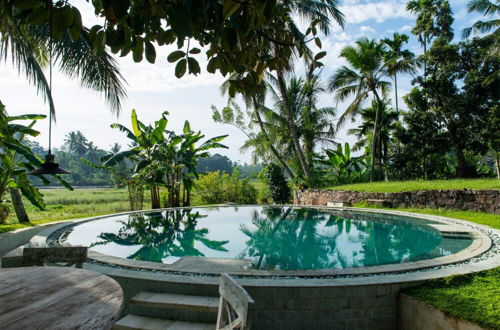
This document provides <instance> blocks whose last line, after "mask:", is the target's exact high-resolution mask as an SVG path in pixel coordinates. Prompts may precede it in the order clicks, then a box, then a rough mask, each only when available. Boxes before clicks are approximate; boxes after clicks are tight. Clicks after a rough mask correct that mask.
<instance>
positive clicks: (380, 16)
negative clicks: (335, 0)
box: [340, 0, 412, 24]
mask: <svg viewBox="0 0 500 330" xmlns="http://www.w3.org/2000/svg"><path fill="white" fill-rule="evenodd" d="M347 3H348V4H347V5H343V6H340V10H341V11H342V12H343V13H344V15H345V16H346V18H347V22H348V23H355V24H359V23H362V22H366V21H368V20H372V19H373V20H375V21H376V22H377V23H382V22H385V21H386V20H388V19H393V18H410V17H412V16H411V15H410V13H408V12H407V11H406V1H399V0H390V1H383V2H368V3H358V2H357V1H355V2H352V1H349V2H347ZM349 3H354V4H349Z"/></svg>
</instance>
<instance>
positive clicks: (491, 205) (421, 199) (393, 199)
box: [293, 189, 500, 214]
mask: <svg viewBox="0 0 500 330" xmlns="http://www.w3.org/2000/svg"><path fill="white" fill-rule="evenodd" d="M368 199H379V200H385V201H386V202H387V203H388V204H390V205H392V206H393V207H399V208H409V207H428V208H446V209H456V210H466V211H476V212H487V213H493V214H500V190H470V189H463V190H416V191H406V192H397V193H373V192H360V191H345V190H296V191H295V192H294V196H293V203H294V204H295V205H324V206H326V205H327V204H328V203H329V202H330V203H339V202H343V203H347V204H350V205H354V204H356V203H359V202H362V201H366V200H368Z"/></svg>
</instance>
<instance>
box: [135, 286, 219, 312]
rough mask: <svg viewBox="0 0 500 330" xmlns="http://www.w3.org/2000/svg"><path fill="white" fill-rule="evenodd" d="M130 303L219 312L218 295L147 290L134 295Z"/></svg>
mask: <svg viewBox="0 0 500 330" xmlns="http://www.w3.org/2000/svg"><path fill="white" fill-rule="evenodd" d="M130 303H131V304H134V305H140V306H150V307H160V308H175V309H187V310H192V311H198V312H215V313H217V311H218V309H219V298H218V297H204V296H190V295H183V294H174V293H159V292H147V291H143V292H141V293H139V294H137V295H135V296H134V297H132V299H130Z"/></svg>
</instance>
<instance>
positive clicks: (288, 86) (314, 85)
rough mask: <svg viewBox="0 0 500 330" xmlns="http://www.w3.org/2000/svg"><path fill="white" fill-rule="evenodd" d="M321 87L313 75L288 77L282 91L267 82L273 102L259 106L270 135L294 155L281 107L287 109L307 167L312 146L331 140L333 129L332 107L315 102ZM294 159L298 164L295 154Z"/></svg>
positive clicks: (312, 152) (291, 140) (329, 142)
mask: <svg viewBox="0 0 500 330" xmlns="http://www.w3.org/2000/svg"><path fill="white" fill-rule="evenodd" d="M324 91H325V89H324V88H323V87H322V85H321V83H320V81H319V78H317V77H316V78H314V79H303V78H297V77H290V79H289V80H287V81H286V82H285V94H282V90H281V89H279V90H275V89H274V88H272V86H269V88H268V93H269V94H270V96H271V99H272V101H273V104H274V105H273V107H272V109H271V108H262V112H263V117H264V126H265V127H266V128H267V129H268V131H270V132H273V134H272V135H273V136H274V138H275V139H277V140H278V141H279V142H280V144H281V145H282V146H286V153H287V154H288V155H296V154H295V153H294V144H293V139H292V138H291V136H290V133H289V132H290V131H289V129H288V128H289V125H288V119H287V115H286V110H285V108H286V107H288V108H289V110H291V112H292V115H293V118H294V126H295V127H296V129H297V136H298V138H299V144H300V147H301V149H302V150H303V151H304V154H305V157H306V161H307V165H308V167H309V168H311V167H312V165H313V159H314V155H315V154H314V150H315V147H316V146H317V145H318V144H320V143H322V144H331V143H335V142H334V140H333V138H334V136H335V133H336V130H335V127H334V125H333V119H334V118H335V115H336V110H335V108H332V107H321V108H319V107H317V106H316V104H317V101H318V98H319V95H320V94H321V93H323V92H324ZM296 161H297V163H298V164H300V160H299V157H298V155H296ZM304 175H305V173H304Z"/></svg>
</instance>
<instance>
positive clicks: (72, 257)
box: [23, 246, 88, 268]
mask: <svg viewBox="0 0 500 330" xmlns="http://www.w3.org/2000/svg"><path fill="white" fill-rule="evenodd" d="M87 252H88V248H87V247H86V246H60V247H25V248H24V249H23V259H24V262H25V264H26V265H31V266H64V267H71V266H73V265H75V267H76V268H82V267H83V263H84V262H85V260H86V259H87ZM57 263H66V264H64V265H60V264H57Z"/></svg>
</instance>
